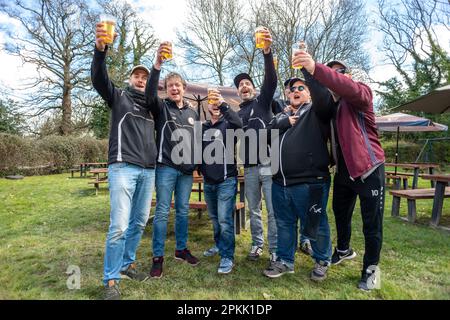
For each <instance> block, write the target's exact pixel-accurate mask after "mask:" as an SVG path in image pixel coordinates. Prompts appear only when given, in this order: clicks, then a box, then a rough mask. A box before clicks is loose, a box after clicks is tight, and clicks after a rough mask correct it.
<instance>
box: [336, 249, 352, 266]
mask: <svg viewBox="0 0 450 320" xmlns="http://www.w3.org/2000/svg"><path fill="white" fill-rule="evenodd" d="M354 257H356V252H354V251H353V250H352V248H350V249H348V250H347V251H338V249H337V248H334V253H333V256H332V257H331V264H334V265H336V264H339V263H341V262H342V261H344V260H351V259H353V258H354Z"/></svg>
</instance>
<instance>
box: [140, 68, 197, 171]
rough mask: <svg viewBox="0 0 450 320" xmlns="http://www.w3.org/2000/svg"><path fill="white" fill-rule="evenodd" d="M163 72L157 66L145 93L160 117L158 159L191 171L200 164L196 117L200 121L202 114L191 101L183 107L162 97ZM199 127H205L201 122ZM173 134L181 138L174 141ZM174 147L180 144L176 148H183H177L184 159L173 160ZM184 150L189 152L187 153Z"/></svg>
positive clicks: (149, 103) (154, 112)
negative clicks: (197, 147)
mask: <svg viewBox="0 0 450 320" xmlns="http://www.w3.org/2000/svg"><path fill="white" fill-rule="evenodd" d="M160 73H161V71H160V70H156V69H155V68H153V69H152V71H151V74H150V79H149V80H148V81H147V87H146V88H145V97H146V99H147V103H148V105H149V108H150V111H151V113H152V114H153V117H154V118H155V121H156V132H157V135H156V137H157V138H156V142H157V145H158V159H157V161H158V163H160V164H164V165H167V166H170V167H172V168H174V169H177V170H179V171H181V172H183V173H184V174H189V175H191V174H192V172H193V171H194V169H195V167H196V164H195V161H194V160H195V158H194V152H195V150H194V141H195V137H194V124H195V122H196V121H200V116H199V114H198V112H197V110H194V109H193V108H191V107H190V106H189V105H188V104H187V103H185V104H184V106H183V108H181V109H180V108H178V106H177V105H176V103H175V102H173V101H172V100H170V99H161V98H159V97H158V82H159V76H160ZM177 129H181V130H177ZM198 131H199V132H200V131H201V126H199V130H198ZM172 137H176V138H177V139H178V138H179V140H178V141H172ZM181 137H182V138H181ZM174 148H177V149H176V151H177V150H178V151H180V150H183V152H180V153H179V152H176V154H177V155H180V156H181V157H180V159H178V160H180V161H178V160H177V161H176V162H177V163H174V161H173V160H172V150H173V149H174ZM199 148H200V146H199ZM184 151H186V152H187V153H186V154H185V153H184Z"/></svg>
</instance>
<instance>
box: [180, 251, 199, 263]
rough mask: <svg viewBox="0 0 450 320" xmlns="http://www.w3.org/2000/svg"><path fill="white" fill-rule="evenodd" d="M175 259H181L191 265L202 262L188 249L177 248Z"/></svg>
mask: <svg viewBox="0 0 450 320" xmlns="http://www.w3.org/2000/svg"><path fill="white" fill-rule="evenodd" d="M175 259H176V260H179V261H186V262H187V263H189V264H190V265H191V266H196V265H198V263H199V262H200V260H198V259H197V258H196V257H194V256H193V255H192V254H191V252H190V251H189V250H188V249H184V250H175Z"/></svg>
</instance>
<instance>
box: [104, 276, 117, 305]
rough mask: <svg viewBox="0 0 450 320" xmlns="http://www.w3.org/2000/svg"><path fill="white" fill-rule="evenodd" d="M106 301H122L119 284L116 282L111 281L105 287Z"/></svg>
mask: <svg viewBox="0 0 450 320" xmlns="http://www.w3.org/2000/svg"><path fill="white" fill-rule="evenodd" d="M103 299H104V300H120V290H119V284H118V283H117V281H115V280H109V281H108V284H107V285H106V286H105V292H104V297H103Z"/></svg>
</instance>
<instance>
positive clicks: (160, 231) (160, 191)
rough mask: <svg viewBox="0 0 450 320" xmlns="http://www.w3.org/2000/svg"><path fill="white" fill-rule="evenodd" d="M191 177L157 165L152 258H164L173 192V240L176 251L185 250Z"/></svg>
mask: <svg viewBox="0 0 450 320" xmlns="http://www.w3.org/2000/svg"><path fill="white" fill-rule="evenodd" d="M192 180H193V177H192V175H187V174H184V173H182V172H181V171H179V170H176V169H174V168H172V167H168V166H164V165H158V167H157V168H156V209H155V219H154V220H153V256H154V257H162V256H164V246H165V242H166V236H167V222H168V220H169V211H170V204H171V202H172V194H173V193H174V192H175V239H176V250H184V249H186V248H187V239H188V222H189V221H188V220H189V198H190V196H191V191H192Z"/></svg>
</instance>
